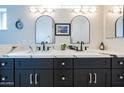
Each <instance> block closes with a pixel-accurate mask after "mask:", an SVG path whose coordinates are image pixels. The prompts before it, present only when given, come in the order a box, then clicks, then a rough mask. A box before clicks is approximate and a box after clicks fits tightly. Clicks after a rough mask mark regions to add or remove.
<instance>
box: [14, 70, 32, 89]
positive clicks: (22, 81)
mask: <svg viewBox="0 0 124 93" xmlns="http://www.w3.org/2000/svg"><path fill="white" fill-rule="evenodd" d="M15 86H16V87H19V86H20V87H33V86H34V71H33V70H15Z"/></svg>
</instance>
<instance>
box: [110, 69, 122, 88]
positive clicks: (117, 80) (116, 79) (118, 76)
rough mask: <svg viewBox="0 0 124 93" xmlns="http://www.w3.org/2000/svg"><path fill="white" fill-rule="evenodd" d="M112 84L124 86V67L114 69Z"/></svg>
mask: <svg viewBox="0 0 124 93" xmlns="http://www.w3.org/2000/svg"><path fill="white" fill-rule="evenodd" d="M112 86H116V87H124V69H112Z"/></svg>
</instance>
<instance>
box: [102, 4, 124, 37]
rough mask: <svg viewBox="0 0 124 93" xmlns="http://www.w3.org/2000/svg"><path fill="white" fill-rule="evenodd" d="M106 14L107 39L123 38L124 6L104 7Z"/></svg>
mask: <svg viewBox="0 0 124 93" xmlns="http://www.w3.org/2000/svg"><path fill="white" fill-rule="evenodd" d="M104 13H105V17H104V27H105V28H104V29H105V35H106V38H107V39H111V38H123V37H124V31H123V6H121V5H117V6H116V5H114V6H113V5H109V6H104Z"/></svg>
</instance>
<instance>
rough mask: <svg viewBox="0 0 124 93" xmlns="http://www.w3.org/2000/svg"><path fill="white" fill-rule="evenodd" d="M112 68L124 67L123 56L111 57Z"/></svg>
mask: <svg viewBox="0 0 124 93" xmlns="http://www.w3.org/2000/svg"><path fill="white" fill-rule="evenodd" d="M112 68H124V58H113V59H112Z"/></svg>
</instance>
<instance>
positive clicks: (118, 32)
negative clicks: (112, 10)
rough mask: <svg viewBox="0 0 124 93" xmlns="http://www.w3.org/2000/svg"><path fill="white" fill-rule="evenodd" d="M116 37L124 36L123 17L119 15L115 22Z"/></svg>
mask: <svg viewBox="0 0 124 93" xmlns="http://www.w3.org/2000/svg"><path fill="white" fill-rule="evenodd" d="M115 37H124V31H123V17H122V16H121V17H119V18H118V19H117V20H116V23H115Z"/></svg>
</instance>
